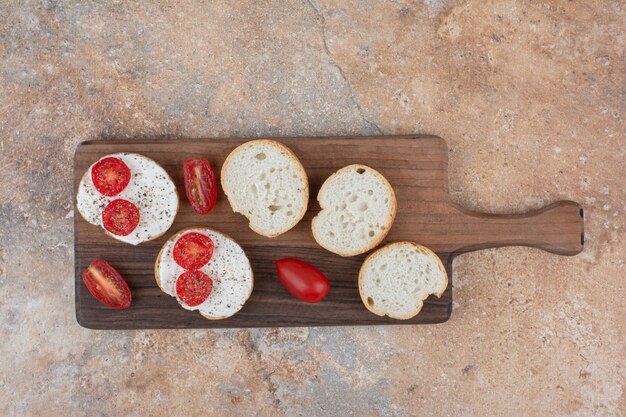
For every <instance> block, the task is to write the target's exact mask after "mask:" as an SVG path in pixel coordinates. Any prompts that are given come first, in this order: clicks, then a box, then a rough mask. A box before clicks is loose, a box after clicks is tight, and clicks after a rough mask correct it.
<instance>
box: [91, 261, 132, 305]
mask: <svg viewBox="0 0 626 417" xmlns="http://www.w3.org/2000/svg"><path fill="white" fill-rule="evenodd" d="M83 282H84V283H85V285H86V286H87V289H88V290H89V292H90V293H91V295H93V296H94V297H95V298H96V299H97V300H98V301H100V302H101V303H102V304H104V305H107V306H109V307H111V308H117V309H123V308H128V307H130V302H131V299H132V297H131V295H130V289H129V288H128V284H126V281H124V278H122V276H121V275H120V273H119V272H117V271H116V270H115V269H114V268H113V267H112V266H111V265H109V263H108V262H107V261H102V260H96V261H93V262H92V263H91V264H89V266H88V267H87V269H85V271H84V272H83Z"/></svg>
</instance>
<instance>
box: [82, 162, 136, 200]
mask: <svg viewBox="0 0 626 417" xmlns="http://www.w3.org/2000/svg"><path fill="white" fill-rule="evenodd" d="M91 179H92V181H93V185H94V186H95V187H96V190H98V191H100V193H102V194H103V195H105V196H107V197H113V196H116V195H118V194H119V193H121V192H122V190H124V188H126V186H127V185H128V183H129V182H130V168H128V165H126V164H125V163H124V161H122V160H121V159H119V158H114V157H108V158H103V159H101V160H99V161H98V162H96V163H95V164H94V166H93V168H91Z"/></svg>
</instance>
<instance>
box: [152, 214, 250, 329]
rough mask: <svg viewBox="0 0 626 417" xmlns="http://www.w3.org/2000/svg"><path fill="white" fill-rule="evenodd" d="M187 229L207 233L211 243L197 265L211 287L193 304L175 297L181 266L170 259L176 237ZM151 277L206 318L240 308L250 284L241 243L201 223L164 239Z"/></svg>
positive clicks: (165, 291) (247, 265)
mask: <svg viewBox="0 0 626 417" xmlns="http://www.w3.org/2000/svg"><path fill="white" fill-rule="evenodd" d="M189 232H196V233H200V234H203V235H205V236H208V237H210V238H211V240H212V241H213V245H214V249H213V256H212V257H211V260H210V261H209V262H208V263H207V264H206V265H204V266H203V267H202V268H200V269H199V270H200V271H202V272H204V273H205V274H207V275H208V276H209V277H210V278H211V279H212V280H213V290H212V291H211V294H210V295H209V297H208V298H207V299H206V300H205V301H204V302H203V303H201V304H199V305H197V306H195V307H191V306H188V305H186V304H185V303H183V302H181V301H180V300H178V297H176V280H177V279H178V277H179V276H180V275H181V274H182V273H183V272H185V269H184V268H183V267H181V266H180V265H178V264H177V263H176V262H175V261H174V257H173V254H172V251H173V249H174V245H175V244H176V242H177V241H178V239H179V238H180V237H181V236H183V235H184V234H186V233H189ZM154 277H155V279H156V283H157V285H158V286H159V288H160V289H161V291H163V292H164V293H166V294H168V295H171V296H172V297H176V299H177V300H178V302H179V303H180V305H181V306H182V307H183V308H185V309H187V310H192V311H193V310H198V311H199V312H200V314H201V315H202V316H204V317H205V318H207V319H209V320H219V319H225V318H228V317H230V316H232V315H233V314H235V313H237V312H238V311H239V310H241V308H242V307H243V305H244V304H245V303H246V301H247V300H248V298H250V294H252V288H253V286H254V276H253V273H252V267H251V266H250V261H249V260H248V257H247V256H246V254H245V253H244V251H243V249H242V248H241V246H239V244H238V243H237V242H235V241H234V240H233V239H232V238H230V237H229V236H227V235H225V234H223V233H220V232H218V231H216V230H213V229H209V228H208V227H202V226H195V227H188V228H186V229H183V230H181V231H179V232H178V233H176V234H175V235H173V236H172V237H170V238H169V239H168V240H167V241H166V242H165V244H164V245H163V247H162V248H161V251H160V252H159V255H158V256H157V260H156V262H155V264H154Z"/></svg>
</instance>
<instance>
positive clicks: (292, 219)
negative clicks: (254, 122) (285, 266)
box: [221, 139, 309, 237]
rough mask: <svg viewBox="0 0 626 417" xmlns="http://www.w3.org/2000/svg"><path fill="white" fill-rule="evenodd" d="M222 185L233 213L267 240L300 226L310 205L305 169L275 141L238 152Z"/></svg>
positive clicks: (228, 164)
mask: <svg viewBox="0 0 626 417" xmlns="http://www.w3.org/2000/svg"><path fill="white" fill-rule="evenodd" d="M221 183H222V188H223V189H224V193H225V194H226V196H227V197H228V202H229V203H230V206H231V207H232V209H233V211H234V212H235V213H241V214H243V215H244V216H245V217H247V218H248V220H249V222H250V228H251V229H252V230H254V231H255V232H256V233H258V234H260V235H263V236H267V237H275V236H278V235H280V234H283V233H285V232H286V231H288V230H289V229H291V228H292V227H294V226H295V225H296V224H298V222H299V221H300V220H301V219H302V217H303V216H304V213H306V209H307V205H308V203H309V181H308V179H307V176H306V172H305V171H304V167H303V166H302V164H301V163H300V161H299V160H298V158H297V157H296V155H295V154H294V153H293V152H292V151H291V150H290V149H289V148H287V147H286V146H285V145H283V144H281V143H278V142H276V141H273V140H268V139H259V140H253V141H250V142H246V143H244V144H243V145H240V146H238V147H237V148H235V149H234V150H233V151H232V152H231V153H230V154H229V155H228V158H226V161H225V162H224V165H223V166H222V175H221Z"/></svg>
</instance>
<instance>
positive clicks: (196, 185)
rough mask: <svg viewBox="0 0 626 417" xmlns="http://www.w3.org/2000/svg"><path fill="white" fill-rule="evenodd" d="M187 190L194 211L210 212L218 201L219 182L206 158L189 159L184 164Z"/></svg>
mask: <svg viewBox="0 0 626 417" xmlns="http://www.w3.org/2000/svg"><path fill="white" fill-rule="evenodd" d="M183 173H184V174H185V192H186V194H187V199H189V203H191V207H193V209H194V211H195V212H196V213H198V214H208V213H209V212H210V211H211V210H213V207H215V202H216V201H217V183H216V181H215V174H214V173H213V170H212V169H211V164H209V161H207V160H206V159H204V158H202V159H188V160H187V161H185V165H184V166H183Z"/></svg>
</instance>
